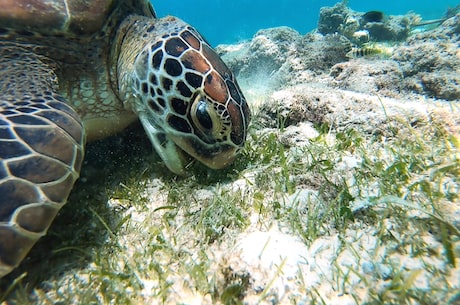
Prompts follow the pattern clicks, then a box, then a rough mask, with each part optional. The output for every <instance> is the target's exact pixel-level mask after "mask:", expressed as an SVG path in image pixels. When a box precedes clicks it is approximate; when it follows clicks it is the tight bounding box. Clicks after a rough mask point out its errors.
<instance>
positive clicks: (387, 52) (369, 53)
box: [346, 44, 393, 58]
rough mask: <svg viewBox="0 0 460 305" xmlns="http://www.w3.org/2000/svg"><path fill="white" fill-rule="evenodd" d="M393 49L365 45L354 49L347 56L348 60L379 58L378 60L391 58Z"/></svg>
mask: <svg viewBox="0 0 460 305" xmlns="http://www.w3.org/2000/svg"><path fill="white" fill-rule="evenodd" d="M392 51H393V49H392V48H390V47H386V46H382V45H377V44H372V45H365V46H363V47H353V48H351V50H350V51H349V52H348V53H347V54H346V56H347V57H348V58H360V57H377V58H388V57H390V56H391V54H392Z"/></svg>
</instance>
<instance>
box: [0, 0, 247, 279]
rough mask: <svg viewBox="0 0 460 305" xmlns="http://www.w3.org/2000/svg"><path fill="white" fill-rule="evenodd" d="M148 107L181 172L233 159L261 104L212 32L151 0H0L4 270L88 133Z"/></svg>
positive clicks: (157, 139) (100, 132)
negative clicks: (249, 96) (209, 37)
mask: <svg viewBox="0 0 460 305" xmlns="http://www.w3.org/2000/svg"><path fill="white" fill-rule="evenodd" d="M137 118H139V119H140V121H141V123H142V125H143V127H144V129H145V131H146V133H147V135H148V137H149V138H150V141H151V142H152V144H153V147H154V148H155V150H156V151H157V153H158V154H159V155H160V157H161V158H162V159H163V161H164V162H165V164H166V166H167V167H168V168H169V169H170V170H171V171H172V172H174V173H177V174H182V173H184V172H185V171H186V170H185V166H186V165H187V164H188V162H189V161H190V160H191V159H196V160H198V161H200V162H202V163H204V164H205V165H207V166H208V167H210V168H215V169H217V168H222V167H225V166H226V165H228V164H229V163H230V162H231V161H232V160H233V159H234V158H235V156H236V155H237V153H238V152H239V151H240V150H241V148H242V146H243V144H244V142H245V139H246V133H247V128H248V123H249V119H250V111H249V108H248V105H247V103H246V100H245V98H244V96H243V94H242V93H241V90H240V88H239V87H238V84H237V83H236V80H235V77H234V75H233V74H232V72H231V71H230V70H229V69H228V68H227V66H226V65H225V64H224V62H223V61H222V60H221V59H220V58H219V56H218V55H217V54H216V53H215V51H214V50H213V49H212V48H211V47H210V45H209V44H208V43H207V42H206V40H204V39H203V37H202V36H201V35H200V34H199V33H198V32H197V31H196V30H195V29H194V28H193V27H191V26H190V25H188V24H187V23H185V22H184V21H182V20H180V19H178V18H175V17H172V16H168V17H164V18H157V17H156V15H155V12H154V10H153V7H152V6H151V5H150V3H149V1H148V0H137V1H136V0H53V1H52V0H15V1H9V0H0V277H2V276H4V275H5V274H7V273H9V272H10V271H11V270H12V269H14V268H15V267H16V266H17V265H18V264H19V263H20V262H21V260H22V259H23V258H24V257H25V255H26V254H27V253H28V251H29V250H30V248H31V247H32V246H33V245H34V244H35V242H36V241H37V240H38V239H39V238H40V237H41V236H43V235H44V234H45V233H46V231H47V229H48V227H49V226H50V224H51V222H52V220H53V219H54V217H55V216H56V214H57V212H58V211H59V209H60V208H61V207H62V206H63V205H64V204H65V202H66V200H67V197H68V195H69V192H70V190H71V189H72V187H73V184H74V182H75V180H76V179H77V178H78V176H79V171H80V166H81V163H82V159H83V151H84V145H85V142H86V139H87V140H94V139H98V138H102V137H105V136H107V135H110V134H113V133H116V132H118V131H120V130H122V129H123V128H125V127H126V126H127V125H128V124H130V123H131V122H133V121H135V120H136V119H137Z"/></svg>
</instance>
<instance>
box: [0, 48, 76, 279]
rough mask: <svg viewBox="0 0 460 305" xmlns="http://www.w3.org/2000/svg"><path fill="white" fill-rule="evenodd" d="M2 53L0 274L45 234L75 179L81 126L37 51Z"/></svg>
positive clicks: (0, 87) (16, 261) (3, 273)
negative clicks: (35, 52)
mask: <svg viewBox="0 0 460 305" xmlns="http://www.w3.org/2000/svg"><path fill="white" fill-rule="evenodd" d="M0 50H2V51H1V52H0V93H1V95H0V201H1V202H0V205H1V208H0V277H2V276H3V275H5V274H7V273H9V272H10V271H11V270H12V269H13V268H14V267H16V266H17V265H18V264H19V263H20V262H21V261H22V259H23V258H24V257H25V256H26V254H27V253H28V251H29V250H30V248H31V247H32V246H33V245H34V244H35V242H36V241H37V240H38V239H39V238H40V237H41V236H43V235H45V234H46V231H47V229H48V227H49V226H50V224H51V222H52V221H53V219H54V217H55V216H56V214H57V212H58V211H59V209H60V208H61V207H62V206H63V205H64V204H65V202H66V200H67V197H68V195H69V192H70V190H71V189H72V186H73V184H74V182H75V180H76V179H77V178H78V173H79V171H80V167H81V163H82V159H83V144H84V142H85V135H84V130H83V127H82V124H81V121H80V119H79V117H78V115H77V114H76V113H75V112H74V111H73V110H72V109H71V108H70V107H69V106H68V105H66V103H65V100H64V99H63V98H62V96H60V95H59V94H58V93H57V90H56V89H57V78H56V75H54V73H53V71H52V69H50V68H49V67H48V65H47V64H46V63H45V62H43V61H42V60H41V59H40V57H39V56H38V55H36V54H33V53H29V52H25V51H24V50H22V49H20V48H17V47H11V48H9V47H2V48H0Z"/></svg>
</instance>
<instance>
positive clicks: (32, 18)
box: [0, 0, 155, 35]
mask: <svg viewBox="0 0 460 305" xmlns="http://www.w3.org/2000/svg"><path fill="white" fill-rule="evenodd" d="M121 6H126V8H125V7H122V8H121ZM115 8H121V9H119V10H117V12H118V13H119V14H120V15H128V14H130V13H137V14H140V15H145V16H150V17H155V12H154V10H153V8H152V6H151V4H150V3H149V1H144V0H141V1H134V0H133V1H131V0H128V1H126V0H2V1H0V26H2V27H8V28H14V29H18V30H22V31H23V33H22V34H26V35H27V32H35V33H36V32H38V33H42V34H59V33H61V34H76V35H91V34H94V33H96V32H97V31H99V30H100V29H101V28H102V27H103V25H104V24H105V23H106V21H107V20H108V17H109V16H110V15H111V14H112V13H113V11H114V10H115ZM120 17H121V18H122V17H123V16H120ZM118 20H120V18H118Z"/></svg>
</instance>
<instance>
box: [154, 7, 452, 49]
mask: <svg viewBox="0 0 460 305" xmlns="http://www.w3.org/2000/svg"><path fill="white" fill-rule="evenodd" d="M337 2H340V1H336V0H277V1H267V0H233V1H228V0H213V1H209V0H195V1H193V4H192V2H188V1H158V0H153V1H152V3H153V5H154V7H155V10H156V12H157V14H158V16H159V17H162V16H165V15H173V16H177V17H179V18H181V19H183V20H185V21H187V22H189V23H190V24H192V25H193V26H194V27H196V28H197V29H198V30H199V31H200V32H201V33H202V34H203V35H204V36H205V37H206V39H207V40H208V41H209V42H210V43H211V44H212V45H213V46H216V45H217V44H225V43H235V42H237V41H240V40H245V39H250V38H251V37H252V36H253V35H254V34H255V32H257V31H258V30H259V29H264V28H269V27H275V26H283V25H285V26H289V27H292V28H294V29H295V30H297V31H299V32H300V33H301V34H305V33H307V32H310V31H311V30H313V29H315V28H316V26H317V23H318V17H319V10H320V8H321V7H323V6H333V5H334V4H335V3H337ZM459 3H460V1H458V0H438V1H433V0H412V1H408V0H404V1H401V0H389V1H381V0H380V1H377V0H367V1H362V0H350V1H348V7H350V8H351V9H353V10H355V11H362V12H366V11H371V10H380V11H383V12H384V13H385V14H387V15H403V14H406V13H407V12H409V11H413V12H415V13H417V14H419V15H421V17H422V18H423V19H424V20H429V19H437V18H442V17H443V15H444V13H445V12H446V10H447V9H448V7H454V6H456V5H458V4H459ZM223 12H225V13H223ZM222 16H226V18H222Z"/></svg>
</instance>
